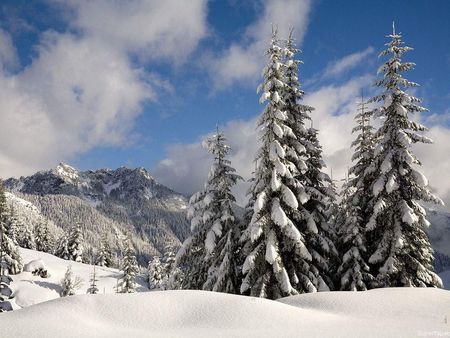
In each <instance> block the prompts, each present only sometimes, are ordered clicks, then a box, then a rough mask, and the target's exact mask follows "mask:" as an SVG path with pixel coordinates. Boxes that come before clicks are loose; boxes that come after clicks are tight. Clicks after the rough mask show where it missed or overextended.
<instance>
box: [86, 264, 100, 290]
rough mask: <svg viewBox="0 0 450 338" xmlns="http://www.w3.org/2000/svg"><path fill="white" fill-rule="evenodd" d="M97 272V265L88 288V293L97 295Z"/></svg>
mask: <svg viewBox="0 0 450 338" xmlns="http://www.w3.org/2000/svg"><path fill="white" fill-rule="evenodd" d="M97 282H98V279H97V274H96V272H95V265H94V269H93V271H92V275H91V279H90V280H89V289H88V290H87V293H89V294H92V295H95V294H97V293H98V287H97Z"/></svg>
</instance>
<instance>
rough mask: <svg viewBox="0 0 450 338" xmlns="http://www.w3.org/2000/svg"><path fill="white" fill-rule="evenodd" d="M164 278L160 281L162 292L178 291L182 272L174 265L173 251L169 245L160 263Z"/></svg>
mask: <svg viewBox="0 0 450 338" xmlns="http://www.w3.org/2000/svg"><path fill="white" fill-rule="evenodd" d="M161 264H162V267H163V274H164V278H163V281H162V285H161V289H162V290H179V289H182V286H183V278H184V274H183V271H182V270H181V269H180V267H178V266H177V265H176V254H175V250H174V248H173V247H172V246H171V245H167V246H166V247H165V249H164V255H163V257H162V261H161Z"/></svg>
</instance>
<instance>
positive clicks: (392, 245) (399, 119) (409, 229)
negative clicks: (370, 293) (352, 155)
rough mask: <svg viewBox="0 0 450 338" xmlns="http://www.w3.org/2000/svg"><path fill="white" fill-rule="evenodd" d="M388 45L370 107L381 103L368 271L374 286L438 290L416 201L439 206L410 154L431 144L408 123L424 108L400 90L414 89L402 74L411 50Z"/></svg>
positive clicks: (395, 42)
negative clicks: (418, 146) (377, 92)
mask: <svg viewBox="0 0 450 338" xmlns="http://www.w3.org/2000/svg"><path fill="white" fill-rule="evenodd" d="M387 37H388V38H389V39H390V41H389V42H388V43H387V44H386V46H387V48H386V49H385V50H384V51H383V52H381V54H380V56H385V57H388V60H387V61H386V62H385V63H384V64H383V65H382V66H381V67H380V68H379V72H380V73H382V74H383V77H382V79H381V80H379V81H377V82H376V85H377V86H379V87H381V88H383V92H382V93H381V94H380V95H377V96H375V97H374V98H372V99H371V100H370V102H374V103H381V105H380V106H379V107H377V108H376V109H375V111H374V114H375V117H379V118H381V123H382V124H381V127H380V128H379V129H378V130H377V132H376V134H375V135H376V138H377V139H378V140H379V141H378V145H377V147H376V148H375V151H374V162H373V165H372V166H371V168H370V170H371V172H374V173H376V175H377V177H376V180H375V182H374V183H373V185H372V193H373V197H372V200H371V201H370V203H371V205H373V214H372V216H371V218H370V220H369V221H368V224H367V225H366V229H367V231H368V232H369V234H368V235H369V236H370V237H369V240H368V241H369V243H373V246H371V248H370V250H369V253H370V254H371V255H370V258H369V263H370V267H371V271H372V272H373V274H374V275H375V277H376V280H377V283H376V284H374V285H373V286H375V287H389V286H391V287H398V286H438V287H441V286H442V282H441V280H440V278H439V277H438V276H437V275H436V274H435V273H434V272H433V266H432V262H433V250H432V248H431V246H430V242H429V240H428V237H427V235H426V233H425V228H427V227H428V226H429V225H430V223H429V222H428V221H427V219H426V212H425V209H424V208H423V207H422V206H421V205H420V203H419V202H420V201H425V202H434V203H442V202H441V200H440V199H438V198H437V197H435V196H434V195H433V194H432V193H431V192H430V190H429V188H428V181H427V179H426V178H425V176H424V175H423V174H422V173H420V172H419V171H417V170H416V167H417V166H418V165H420V164H421V163H420V161H419V160H418V159H417V157H416V156H415V155H414V154H413V153H412V151H411V145H412V144H415V143H431V142H432V141H431V140H430V139H429V138H427V137H425V136H423V135H422V132H424V131H426V130H427V129H426V127H425V126H423V125H421V124H419V123H418V122H414V121H412V120H411V119H410V115H412V114H413V113H416V112H425V111H427V109H425V108H423V107H421V106H420V105H419V103H420V101H421V100H420V99H419V98H417V97H414V96H412V95H410V94H408V93H406V92H405V91H404V90H405V89H407V88H410V87H416V86H417V84H416V83H414V82H411V81H408V80H407V79H405V78H404V77H403V73H404V72H406V71H408V70H411V69H412V68H413V67H414V63H412V62H403V61H402V57H403V55H404V54H405V53H406V52H408V51H410V50H412V48H410V47H406V46H404V43H403V42H402V35H401V34H398V33H396V32H395V28H394V29H393V32H392V34H389V35H388V36H387Z"/></svg>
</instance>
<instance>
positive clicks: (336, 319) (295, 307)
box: [0, 288, 450, 337]
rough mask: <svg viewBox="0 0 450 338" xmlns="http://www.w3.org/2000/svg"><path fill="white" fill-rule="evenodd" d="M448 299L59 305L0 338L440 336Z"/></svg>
mask: <svg viewBox="0 0 450 338" xmlns="http://www.w3.org/2000/svg"><path fill="white" fill-rule="evenodd" d="M449 317H450V291H444V290H439V289H425V288H391V289H377V290H371V291H365V292H320V293H313V294H304V295H298V296H292V297H287V298H284V299H281V300H280V301H271V300H267V299H261V298H253V297H245V296H236V295H229V294H223V293H215V292H208V291H158V292H145V293H135V294H111V295H103V294H98V295H82V296H70V297H64V298H60V299H57V300H54V301H50V302H46V303H42V304H38V305H35V306H32V307H29V308H26V309H21V310H17V311H13V312H9V313H3V314H1V315H0V327H1V328H2V329H1V330H2V331H1V333H2V336H4V337H417V336H426V335H427V334H428V335H433V333H436V332H437V333H440V334H441V335H445V334H448V332H450V327H449V324H448V321H447V323H446V318H449Z"/></svg>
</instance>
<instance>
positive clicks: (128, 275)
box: [117, 237, 139, 293]
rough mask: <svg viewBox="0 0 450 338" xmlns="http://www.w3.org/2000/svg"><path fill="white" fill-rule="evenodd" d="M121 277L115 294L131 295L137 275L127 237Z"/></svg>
mask: <svg viewBox="0 0 450 338" xmlns="http://www.w3.org/2000/svg"><path fill="white" fill-rule="evenodd" d="M122 271H123V275H122V277H121V278H120V279H119V281H118V284H117V292H119V293H133V292H135V291H136V274H137V273H138V271H139V269H138V265H137V262H136V255H135V251H134V248H133V245H132V244H131V239H130V238H129V237H127V239H126V243H125V255H124V257H123V262H122Z"/></svg>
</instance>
